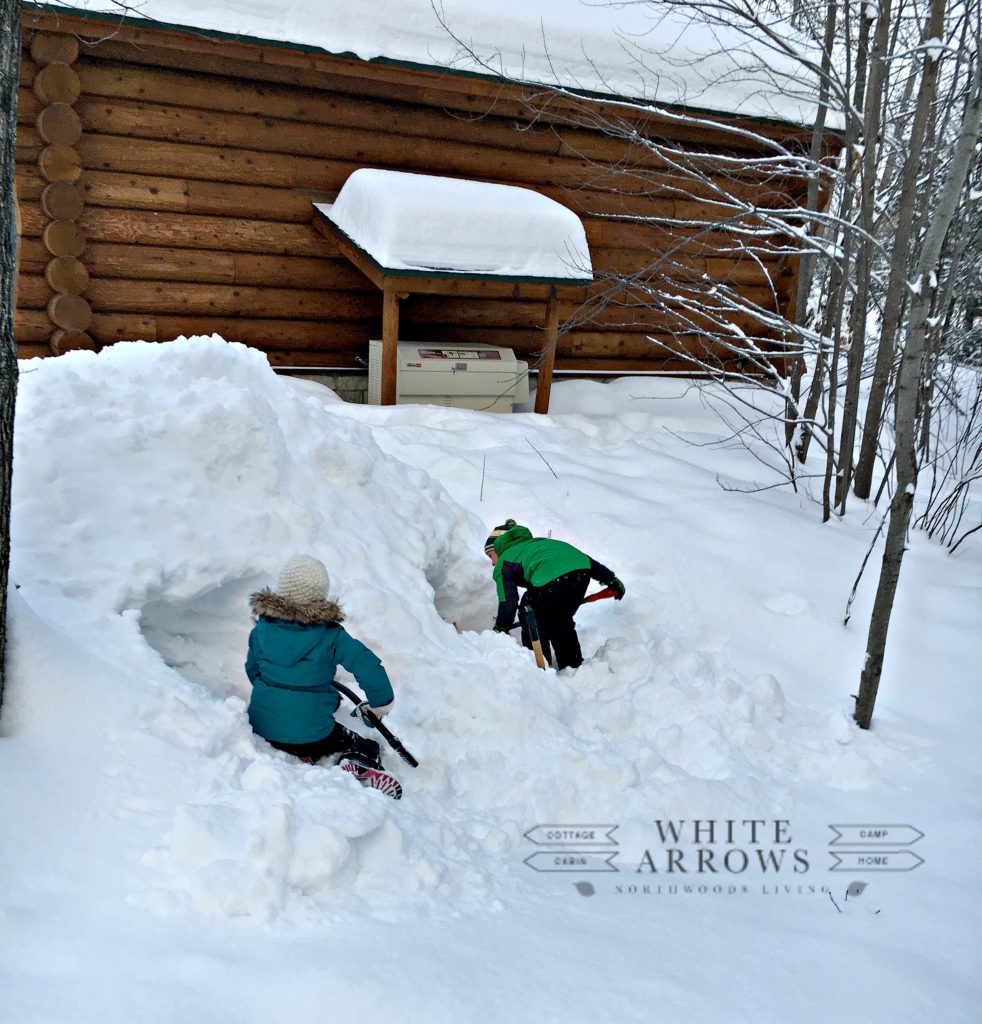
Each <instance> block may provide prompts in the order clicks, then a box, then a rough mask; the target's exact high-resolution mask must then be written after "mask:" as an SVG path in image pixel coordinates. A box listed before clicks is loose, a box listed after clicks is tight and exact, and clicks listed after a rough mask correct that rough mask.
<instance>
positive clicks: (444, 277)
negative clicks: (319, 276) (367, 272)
mask: <svg viewBox="0 0 982 1024" xmlns="http://www.w3.org/2000/svg"><path fill="white" fill-rule="evenodd" d="M313 205H314V214H315V216H317V217H319V218H320V219H321V220H323V221H325V222H326V223H328V224H330V225H331V230H332V231H336V232H337V233H338V234H339V235H340V236H341V237H342V238H343V239H344V240H345V241H346V242H347V243H348V244H349V245H350V246H351V247H352V248H353V249H356V250H357V251H358V253H359V255H360V256H362V258H363V259H364V260H365V261H366V262H368V263H370V264H371V265H372V266H373V267H374V268H375V269H376V270H377V271H378V272H379V273H380V274H381V275H382V276H383V277H393V278H414V277H429V278H436V279H437V280H438V281H501V282H503V283H505V284H551V285H557V286H560V287H562V286H566V287H569V288H585V287H587V286H588V285H591V284H593V278H592V277H518V276H515V275H513V274H476V273H472V272H468V271H458V270H401V269H395V268H392V267H386V266H383V265H382V264H381V263H379V261H378V260H377V259H375V257H374V256H373V255H372V254H371V253H370V252H368V251H367V250H366V249H364V248H363V247H362V246H360V245H359V244H358V243H357V242H356V241H355V240H354V239H353V238H352V237H351V235H349V234H348V233H347V231H345V230H344V229H343V228H340V227H338V225H337V224H335V223H334V221H333V220H331V218H330V217H328V216H327V214H326V213H324V211H323V210H319V209H318V208H317V204H316V203H315V204H313Z"/></svg>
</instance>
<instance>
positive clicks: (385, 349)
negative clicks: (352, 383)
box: [382, 288, 399, 405]
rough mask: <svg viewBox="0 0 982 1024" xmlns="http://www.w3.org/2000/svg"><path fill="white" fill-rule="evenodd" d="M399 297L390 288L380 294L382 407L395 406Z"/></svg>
mask: <svg viewBox="0 0 982 1024" xmlns="http://www.w3.org/2000/svg"><path fill="white" fill-rule="evenodd" d="M398 353H399V295H398V293H397V292H396V291H395V290H394V289H392V288H386V289H385V290H384V291H383V292H382V405H395V404H396V379H397V374H398V371H399V358H398Z"/></svg>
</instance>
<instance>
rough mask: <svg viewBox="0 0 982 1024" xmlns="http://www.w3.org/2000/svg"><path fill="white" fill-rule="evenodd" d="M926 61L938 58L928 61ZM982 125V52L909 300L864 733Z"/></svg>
mask: <svg viewBox="0 0 982 1024" xmlns="http://www.w3.org/2000/svg"><path fill="white" fill-rule="evenodd" d="M928 59H936V58H931V57H930V56H929V57H928ZM980 126H982V53H980V52H979V51H978V50H976V53H975V67H974V69H973V73H972V78H971V84H970V87H969V90H968V97H967V99H966V103H965V114H964V117H963V119H962V127H961V132H960V133H959V136H958V140H957V142H956V143H955V146H954V148H953V150H952V153H953V155H952V160H951V164H950V166H949V168H948V176H947V178H946V179H945V182H944V186H943V188H942V191H941V196H940V199H939V201H938V205H937V208H936V209H935V210H934V213H933V216H932V217H931V219H930V226H929V228H928V231H927V234H926V235H925V237H924V243H923V246H922V248H921V253H920V257H919V259H918V261H917V273H916V277H915V293H914V296H913V299H912V300H911V307H910V317H909V321H908V329H907V343H906V345H905V346H904V354H903V358H902V359H901V362H900V374H899V377H898V380H897V404H896V413H895V419H896V424H895V429H896V438H897V440H896V455H897V463H896V465H897V490H896V493H895V494H894V496H893V501H892V502H891V503H890V525H889V526H888V528H887V539H886V547H885V549H884V552H883V564H882V567H881V569H880V580H879V583H878V585H877V588H876V598H875V599H874V602H873V615H872V617H871V619H870V627H869V634H868V636H867V640H866V661H865V664H864V666H863V672H862V676H861V677H860V683H859V695H858V697H857V698H856V711H855V719H856V722H857V724H858V725H859V727H860V728H861V729H868V728H869V727H870V723H871V722H872V719H873V707H874V705H875V703H876V694H877V690H878V689H879V686H880V676H881V674H882V672H883V656H884V653H885V651H886V641H887V632H888V630H889V627H890V615H891V613H892V611H893V599H894V596H895V595H896V592H897V581H898V580H899V579H900V566H901V563H902V562H903V557H904V550H905V548H906V541H907V529H908V527H909V526H910V516H911V511H912V509H913V506H914V492H915V490H916V487H917V404H918V397H919V392H920V385H921V381H922V379H923V373H924V360H925V356H926V355H927V352H926V349H927V337H928V316H929V315H930V310H931V296H932V293H933V287H932V285H931V281H932V280H933V278H934V275H935V274H936V273H937V268H938V263H939V259H940V256H941V247H942V245H943V244H944V239H945V235H946V234H947V233H948V228H949V227H950V225H951V221H952V218H953V217H954V215H955V209H956V207H957V205H958V199H959V196H960V195H961V191H962V188H963V187H964V185H965V181H966V179H967V177H968V173H969V170H970V168H971V166H972V161H973V159H974V157H975V148H976V146H977V144H978V135H979V128H980Z"/></svg>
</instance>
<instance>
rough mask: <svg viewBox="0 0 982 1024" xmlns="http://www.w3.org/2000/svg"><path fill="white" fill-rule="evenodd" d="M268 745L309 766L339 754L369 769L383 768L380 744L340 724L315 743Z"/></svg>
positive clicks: (335, 725)
mask: <svg viewBox="0 0 982 1024" xmlns="http://www.w3.org/2000/svg"><path fill="white" fill-rule="evenodd" d="M267 743H269V745H270V746H271V747H276V749H277V750H285V751H286V752H287V753H288V754H293V756H294V757H299V758H300V760H301V761H306V762H307V763H308V764H315V763H316V762H317V761H319V760H320V759H321V758H322V757H330V756H331V755H333V754H339V755H340V756H341V757H348V758H351V759H352V760H354V761H358V762H359V764H364V765H367V766H368V767H369V768H381V767H382V761H381V758H380V754H381V747H379V745H378V743H376V742H375V740H370V739H368V738H367V737H365V736H359V735H358V734H357V733H354V732H352V731H351V730H350V729H346V728H345V727H344V726H343V725H342V724H341V723H340V722H335V723H334V728H333V729H332V730H331V732H330V733H328V735H327V736H325V737H324V738H323V739H322V740H315V741H314V742H313V743H274V742H273V741H272V740H267Z"/></svg>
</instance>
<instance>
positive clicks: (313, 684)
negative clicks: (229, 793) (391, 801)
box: [245, 555, 394, 781]
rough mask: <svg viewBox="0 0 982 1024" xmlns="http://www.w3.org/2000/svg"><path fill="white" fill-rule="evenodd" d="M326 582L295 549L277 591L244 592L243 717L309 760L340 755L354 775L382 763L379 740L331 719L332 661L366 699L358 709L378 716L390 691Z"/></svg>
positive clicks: (319, 567) (334, 694)
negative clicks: (249, 625) (251, 617)
mask: <svg viewBox="0 0 982 1024" xmlns="http://www.w3.org/2000/svg"><path fill="white" fill-rule="evenodd" d="M329 582H330V581H329V578H328V575H327V569H325V568H324V565H323V563H322V562H320V561H318V560H317V559H316V558H313V557H311V556H310V555H295V556H294V557H293V558H291V559H290V560H289V561H288V562H287V563H286V565H284V566H283V569H282V571H281V572H280V577H279V583H278V585H277V588H276V590H275V591H273V590H270V589H268V588H267V589H265V590H260V591H258V592H257V593H255V594H253V595H252V597H251V598H250V603H251V605H252V610H253V612H254V613H255V615H256V616H257V622H256V624H255V626H254V627H253V629H252V632H251V633H250V634H249V653H248V656H247V658H246V664H245V668H246V675H248V677H249V681H250V682H251V683H252V697H251V698H250V700H249V723H250V724H251V725H252V728H253V731H254V732H256V733H258V734H259V735H260V736H262V737H263V739H265V740H267V741H268V742H269V743H270V744H271V745H272V746H274V747H276V748H278V749H279V750H285V751H287V752H288V753H290V754H294V755H295V756H297V757H299V758H301V759H302V760H304V761H307V762H309V763H311V764H313V763H314V762H316V761H319V760H320V759H321V758H322V757H328V756H334V755H339V757H338V760H339V761H346V762H348V764H347V765H346V769H347V770H348V771H352V772H353V774H355V776H356V777H358V778H360V775H359V768H360V767H364V768H369V769H376V770H377V769H381V767H382V765H381V761H380V759H379V745H378V743H376V742H375V741H374V740H370V739H366V738H365V737H363V736H358V735H357V734H356V733H353V732H352V731H351V730H350V729H346V728H345V727H344V726H343V725H341V724H340V723H339V722H335V720H334V712H335V711H337V709H338V705H339V704H340V702H341V696H340V694H339V693H338V691H337V690H336V689H335V688H334V686H333V685H332V683H333V681H334V675H335V672H336V671H337V668H338V665H341V666H343V667H344V668H346V669H347V670H348V671H349V672H350V673H351V674H352V675H353V676H354V677H355V679H356V680H357V681H358V685H359V686H360V687H361V689H362V691H363V692H364V694H365V696H366V697H367V698H368V700H367V701H366V702H364V703H363V704H360V705H359V706H358V709H356V710H358V711H362V710H363V709H364V708H365V707H371V709H372V710H373V711H374V712H375V714H376V715H378V716H379V717H382V716H383V715H385V714H387V713H388V712H389V711H390V710H391V708H392V704H393V700H394V697H393V694H392V685H391V683H390V682H389V677H388V676H387V675H386V673H385V669H384V668H383V667H382V663H381V662H380V661H379V659H378V658H377V657H376V656H375V655H374V654H373V653H372V651H370V650H369V649H368V648H367V647H366V646H365V645H364V644H363V643H361V641H359V640H356V639H355V638H354V637H352V636H351V635H350V634H349V633H348V632H347V631H346V630H345V629H344V627H343V626H342V625H341V623H342V622H343V621H344V615H343V614H342V611H341V608H340V607H339V605H337V604H336V603H335V602H334V601H331V600H329V599H328V596H327V590H328V586H329ZM362 718H363V720H364V721H365V722H366V724H371V723H370V722H368V720H367V719H366V718H365V716H364V714H363V715H362ZM362 781H364V780H362Z"/></svg>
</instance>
